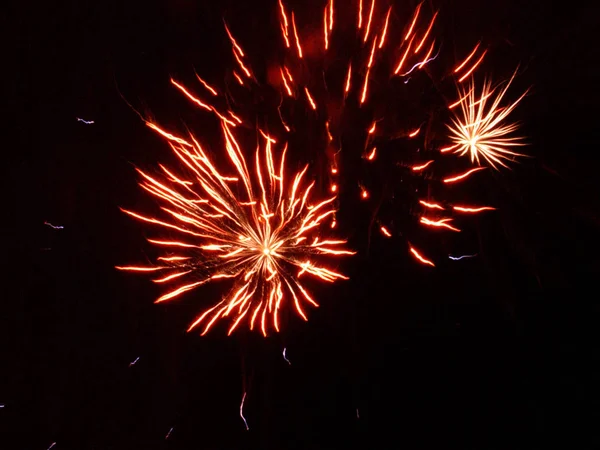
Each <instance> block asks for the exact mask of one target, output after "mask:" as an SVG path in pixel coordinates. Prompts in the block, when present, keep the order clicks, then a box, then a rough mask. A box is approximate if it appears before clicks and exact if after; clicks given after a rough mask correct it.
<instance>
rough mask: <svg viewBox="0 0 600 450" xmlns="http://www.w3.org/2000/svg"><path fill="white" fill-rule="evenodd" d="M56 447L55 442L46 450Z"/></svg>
mask: <svg viewBox="0 0 600 450" xmlns="http://www.w3.org/2000/svg"><path fill="white" fill-rule="evenodd" d="M55 445H56V442H53V443H52V444H50V447H48V450H50V449H51V448H52V447H54V446H55Z"/></svg>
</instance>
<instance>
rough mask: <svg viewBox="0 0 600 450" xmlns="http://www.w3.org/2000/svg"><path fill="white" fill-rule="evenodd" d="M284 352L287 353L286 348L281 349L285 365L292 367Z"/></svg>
mask: <svg viewBox="0 0 600 450" xmlns="http://www.w3.org/2000/svg"><path fill="white" fill-rule="evenodd" d="M286 351H287V347H284V348H283V359H285V360H286V362H287V363H288V364H289V365H290V366H291V365H292V363H291V362H290V360H289V359H287V356H286Z"/></svg>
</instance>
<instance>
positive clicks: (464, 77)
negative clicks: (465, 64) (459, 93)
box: [458, 50, 487, 83]
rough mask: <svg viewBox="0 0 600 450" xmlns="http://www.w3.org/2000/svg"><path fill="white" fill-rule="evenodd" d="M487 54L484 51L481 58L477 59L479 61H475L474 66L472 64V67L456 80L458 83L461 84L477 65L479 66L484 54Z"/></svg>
mask: <svg viewBox="0 0 600 450" xmlns="http://www.w3.org/2000/svg"><path fill="white" fill-rule="evenodd" d="M486 53H487V50H486V51H484V52H483V53H482V54H481V56H480V57H479V59H478V60H477V62H476V63H475V64H473V66H472V67H471V68H470V69H469V70H468V71H467V72H466V73H465V74H464V75H463V76H462V77H460V78H459V79H458V82H459V83H462V82H463V81H464V80H465V79H466V78H467V77H468V76H469V75H471V73H472V72H473V71H474V70H475V69H476V68H477V67H478V66H479V64H481V61H483V58H484V56H485V54H486Z"/></svg>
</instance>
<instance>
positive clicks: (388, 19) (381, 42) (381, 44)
mask: <svg viewBox="0 0 600 450" xmlns="http://www.w3.org/2000/svg"><path fill="white" fill-rule="evenodd" d="M391 12H392V7H391V6H390V7H389V8H388V12H387V14H386V16H385V25H384V26H383V33H382V34H381V40H380V41H379V48H381V47H383V44H384V43H385V36H386V34H387V29H388V22H389V21H390V14H391Z"/></svg>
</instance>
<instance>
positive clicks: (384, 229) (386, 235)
mask: <svg viewBox="0 0 600 450" xmlns="http://www.w3.org/2000/svg"><path fill="white" fill-rule="evenodd" d="M380 230H381V233H382V234H383V235H384V236H385V237H392V234H391V233H390V232H389V231H388V230H387V228H386V227H383V226H382V227H381V228H380Z"/></svg>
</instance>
